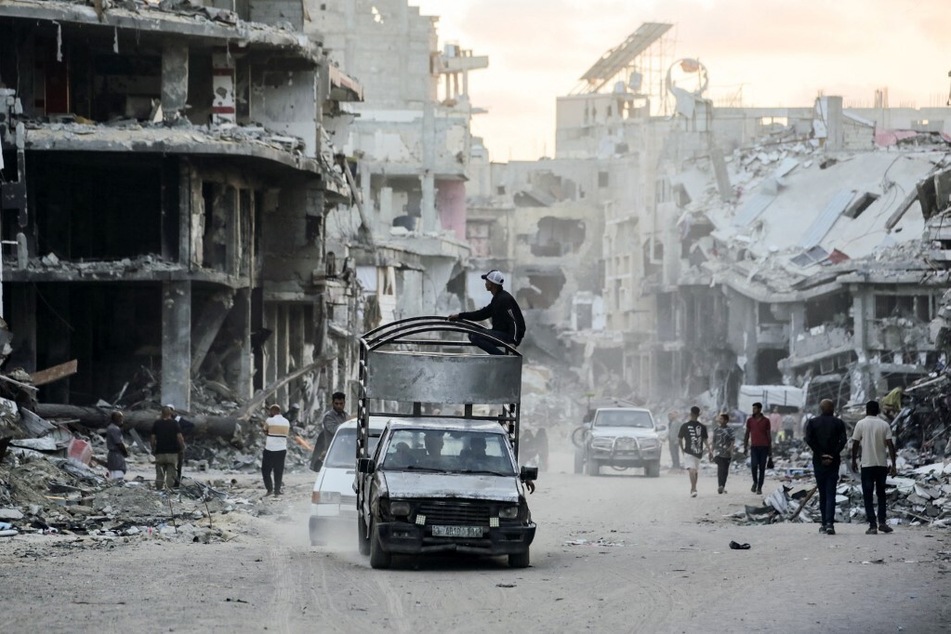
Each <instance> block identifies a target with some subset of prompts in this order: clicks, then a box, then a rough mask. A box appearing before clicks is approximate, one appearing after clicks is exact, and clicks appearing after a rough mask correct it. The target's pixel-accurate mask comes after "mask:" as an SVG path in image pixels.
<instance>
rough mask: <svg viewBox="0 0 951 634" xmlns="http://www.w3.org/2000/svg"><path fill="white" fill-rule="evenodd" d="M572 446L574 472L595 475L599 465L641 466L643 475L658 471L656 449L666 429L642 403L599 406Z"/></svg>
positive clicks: (658, 452) (658, 472) (658, 458)
mask: <svg viewBox="0 0 951 634" xmlns="http://www.w3.org/2000/svg"><path fill="white" fill-rule="evenodd" d="M583 428H584V432H585V433H584V436H583V439H582V442H581V444H580V446H579V447H576V448H575V473H581V472H582V471H584V472H585V473H587V474H588V475H598V474H599V473H600V472H601V467H613V468H615V469H618V470H623V469H629V468H635V469H637V468H643V469H644V475H646V476H647V477H649V478H656V477H658V476H659V475H660V453H661V445H662V440H663V438H664V437H665V434H666V432H667V429H666V427H665V426H663V425H658V424H657V423H656V422H655V421H654V416H653V414H651V412H650V410H648V409H644V408H643V407H599V408H598V409H597V410H596V411H595V412H594V417H593V418H592V419H591V421H590V422H588V423H585V424H584V426H583Z"/></svg>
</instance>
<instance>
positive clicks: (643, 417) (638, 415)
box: [594, 409, 654, 429]
mask: <svg viewBox="0 0 951 634" xmlns="http://www.w3.org/2000/svg"><path fill="white" fill-rule="evenodd" d="M594 426H595V427H642V428H644V429H653V428H654V421H653V420H651V415H650V412H641V411H637V410H623V409H617V410H603V411H600V412H598V414H597V416H595V418H594Z"/></svg>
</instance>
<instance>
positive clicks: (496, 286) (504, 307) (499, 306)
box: [447, 269, 525, 355]
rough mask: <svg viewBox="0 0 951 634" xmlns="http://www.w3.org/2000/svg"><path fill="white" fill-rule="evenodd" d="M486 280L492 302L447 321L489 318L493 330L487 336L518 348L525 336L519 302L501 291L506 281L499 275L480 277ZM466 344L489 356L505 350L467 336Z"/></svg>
mask: <svg viewBox="0 0 951 634" xmlns="http://www.w3.org/2000/svg"><path fill="white" fill-rule="evenodd" d="M482 279H484V280H485V290H487V291H489V292H490V293H492V301H490V302H489V303H488V305H486V306H483V307H482V308H480V309H479V310H474V311H470V312H467V313H454V314H452V315H449V317H448V318H447V319H449V321H456V320H458V319H466V320H468V321H483V320H485V319H490V320H491V321H492V328H491V329H489V330H487V331H486V333H487V334H489V335H492V336H493V337H495V338H496V339H500V340H501V341H504V342H505V343H509V344H512V345H514V346H515V347H518V345H519V344H520V343H522V338H523V337H524V336H525V319H524V318H523V317H522V309H521V308H519V306H518V302H516V301H515V298H514V297H512V295H511V293H509V292H508V291H506V290H505V289H503V288H502V284H503V283H504V282H505V279H504V278H503V277H502V274H501V273H500V272H499V271H497V270H495V269H492V270H491V271H489V272H488V273H486V274H485V275H483V276H482ZM469 341H471V342H472V343H473V345H476V346H478V347H480V348H482V349H483V350H485V351H486V352H488V353H489V354H496V355H498V354H505V349H504V348H501V347H500V346H499V345H498V344H497V343H495V342H494V341H492V340H491V339H489V338H488V337H483V336H481V335H475V334H473V335H469Z"/></svg>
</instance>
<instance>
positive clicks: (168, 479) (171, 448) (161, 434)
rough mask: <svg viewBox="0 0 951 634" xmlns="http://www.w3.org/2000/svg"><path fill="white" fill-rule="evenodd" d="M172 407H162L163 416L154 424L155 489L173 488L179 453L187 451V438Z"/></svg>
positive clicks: (152, 438) (152, 443) (152, 436)
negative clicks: (183, 434) (173, 416)
mask: <svg viewBox="0 0 951 634" xmlns="http://www.w3.org/2000/svg"><path fill="white" fill-rule="evenodd" d="M172 413H173V412H172V408H170V407H169V406H167V405H166V406H165V407H163V408H162V418H160V419H158V420H157V421H155V423H153V424H152V435H151V438H150V441H151V442H150V444H151V445H152V455H153V456H155V489H156V490H158V491H161V490H162V488H168V489H172V488H174V486H175V477H176V475H177V474H178V454H179V453H180V452H183V451H185V438H184V436H182V428H181V427H180V426H179V424H178V421H177V420H175V419H174V418H172Z"/></svg>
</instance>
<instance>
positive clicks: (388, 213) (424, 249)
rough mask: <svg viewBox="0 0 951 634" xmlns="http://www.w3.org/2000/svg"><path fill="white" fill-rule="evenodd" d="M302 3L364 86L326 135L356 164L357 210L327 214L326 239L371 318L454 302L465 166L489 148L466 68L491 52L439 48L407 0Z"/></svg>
mask: <svg viewBox="0 0 951 634" xmlns="http://www.w3.org/2000/svg"><path fill="white" fill-rule="evenodd" d="M308 7H309V13H310V15H311V16H312V17H313V21H314V22H313V28H314V29H315V30H316V31H317V32H319V33H320V36H321V38H322V41H323V43H324V46H325V48H326V49H327V50H328V51H329V55H330V57H331V59H333V60H334V61H335V62H337V63H339V64H340V65H341V66H342V67H344V68H347V69H348V71H349V72H351V73H352V74H354V75H355V76H357V77H359V78H360V80H361V82H363V84H364V85H365V86H367V90H366V94H365V98H364V100H362V101H361V102H358V103H347V104H344V105H343V106H342V115H343V116H345V117H347V118H348V119H349V121H350V122H351V123H350V125H349V127H348V128H347V130H346V131H345V135H346V136H343V135H341V136H340V137H339V138H335V139H334V140H335V143H336V144H337V145H339V146H340V147H341V148H342V149H343V151H344V153H345V154H346V158H347V161H348V162H349V163H350V164H351V165H353V167H354V176H355V187H356V189H357V191H358V192H359V195H360V196H359V197H360V201H361V208H360V210H361V214H360V215H357V214H353V213H351V212H350V210H348V209H342V213H339V214H334V215H332V216H331V217H330V224H328V239H329V240H331V244H332V246H330V247H328V248H330V249H332V250H335V251H339V252H342V253H344V254H345V256H346V257H348V258H350V261H352V262H353V263H354V265H355V267H356V271H357V275H358V279H359V281H360V285H361V292H362V295H363V297H364V299H365V300H366V311H365V313H364V314H365V317H366V319H365V323H366V325H367V326H372V325H375V324H377V323H379V322H380V321H381V320H383V321H388V320H392V319H399V318H403V317H410V316H416V315H420V314H440V313H441V314H448V313H450V312H457V311H458V310H459V309H460V307H461V306H463V305H465V303H466V302H467V296H468V294H469V291H470V290H471V284H467V279H469V278H471V276H472V274H469V273H468V271H467V268H468V256H469V246H468V244H467V243H466V214H467V203H466V199H467V191H466V184H467V181H468V180H469V178H470V176H469V165H470V160H471V159H472V157H473V156H475V157H478V156H480V154H484V152H485V150H484V148H482V147H481V145H480V143H479V141H478V140H477V139H474V138H473V136H472V134H471V130H470V123H471V120H472V116H473V114H474V113H475V112H476V109H475V108H473V106H472V103H471V101H470V97H469V73H470V72H472V71H476V70H479V69H482V68H485V67H486V66H487V65H488V58H486V57H484V56H478V55H473V53H472V51H471V50H468V49H465V48H462V47H460V46H459V45H458V44H452V43H447V44H445V45H444V46H442V47H441V48H440V46H439V40H438V37H437V32H436V23H437V21H438V18H436V17H432V16H426V15H421V14H420V10H419V8H418V7H414V6H409V3H408V2H407V0H337V1H330V2H320V3H316V2H314V3H311V4H309V5H308ZM472 294H473V295H481V292H479V291H478V290H475V291H473V292H472Z"/></svg>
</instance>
